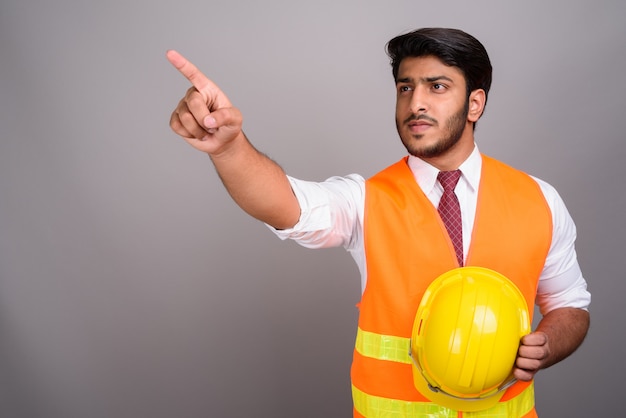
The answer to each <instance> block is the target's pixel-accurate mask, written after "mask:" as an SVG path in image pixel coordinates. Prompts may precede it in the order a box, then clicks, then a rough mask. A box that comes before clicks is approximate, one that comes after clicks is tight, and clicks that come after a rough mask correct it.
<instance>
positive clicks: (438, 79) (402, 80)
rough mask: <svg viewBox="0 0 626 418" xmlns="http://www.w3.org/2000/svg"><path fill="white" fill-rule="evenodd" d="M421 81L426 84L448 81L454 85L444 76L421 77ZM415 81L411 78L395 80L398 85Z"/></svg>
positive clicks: (452, 81)
mask: <svg viewBox="0 0 626 418" xmlns="http://www.w3.org/2000/svg"><path fill="white" fill-rule="evenodd" d="M420 80H421V81H425V82H427V83H433V82H435V81H440V80H446V81H449V82H451V83H454V80H452V79H451V78H450V77H448V76H445V75H437V76H434V77H422V78H420ZM414 82H415V79H414V78H413V77H403V78H398V79H396V84H398V83H414Z"/></svg>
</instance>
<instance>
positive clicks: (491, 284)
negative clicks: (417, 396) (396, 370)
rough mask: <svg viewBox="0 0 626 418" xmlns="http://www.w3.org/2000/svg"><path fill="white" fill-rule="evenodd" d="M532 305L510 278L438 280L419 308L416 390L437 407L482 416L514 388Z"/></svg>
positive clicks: (469, 271)
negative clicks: (476, 412)
mask: <svg viewBox="0 0 626 418" xmlns="http://www.w3.org/2000/svg"><path fill="white" fill-rule="evenodd" d="M529 332H530V320H529V312H528V306H527V304H526V300H525V299H524V296H523V295H522V293H521V292H520V290H519V289H518V288H517V286H515V284H513V282H511V281H510V280H509V279H507V278H506V277H504V276H503V275H502V274H500V273H497V272H495V271H493V270H489V269H486V268H482V267H460V268H457V269H454V270H450V271H448V272H446V273H444V274H442V275H441V276H439V277H438V278H437V279H435V281H433V282H432V283H431V284H430V286H429V287H428V289H426V292H425V293H424V297H423V298H422V301H421V303H420V305H419V308H418V310H417V314H416V316H415V322H414V324H413V333H412V336H411V349H410V356H411V358H412V360H413V381H414V384H415V387H416V388H417V389H418V390H419V391H420V393H422V394H423V395H424V396H426V397H427V398H428V399H429V400H431V401H432V402H435V403H437V404H439V405H441V406H444V407H447V408H451V409H455V410H460V411H478V410H482V409H487V408H489V407H491V406H493V405H495V404H496V403H497V402H498V401H499V400H500V398H501V397H502V395H503V394H504V389H506V388H507V387H509V386H510V385H511V384H513V383H515V380H514V379H513V377H512V369H513V365H514V363H515V358H516V356H517V350H518V347H519V342H520V339H521V337H523V336H524V335H526V334H528V333H529Z"/></svg>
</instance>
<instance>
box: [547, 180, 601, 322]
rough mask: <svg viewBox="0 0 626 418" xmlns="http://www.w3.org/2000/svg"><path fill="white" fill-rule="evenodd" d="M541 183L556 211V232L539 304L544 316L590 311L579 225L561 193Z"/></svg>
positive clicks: (554, 232)
mask: <svg viewBox="0 0 626 418" xmlns="http://www.w3.org/2000/svg"><path fill="white" fill-rule="evenodd" d="M538 183H539V185H540V187H541V189H542V191H543V193H544V196H545V197H546V200H547V202H548V205H549V206H550V209H551V210H552V222H553V232H552V244H551V246H550V251H549V252H548V256H547V258H546V263H545V265H544V268H543V271H542V273H541V277H540V279H539V285H538V288H537V301H536V302H537V305H538V306H539V310H540V312H541V313H542V314H543V315H545V314H547V313H548V312H550V311H552V310H554V309H558V308H564V307H569V308H580V309H588V308H589V304H590V302H591V294H590V293H589V291H588V290H587V282H586V280H585V279H584V277H583V274H582V272H581V269H580V266H579V264H578V260H577V256H576V249H575V241H576V226H575V224H574V221H573V220H572V217H571V216H570V214H569V212H568V211H567V208H566V207H565V203H564V202H563V200H562V199H561V197H560V196H559V194H558V193H557V191H556V190H555V189H554V188H553V187H552V186H550V185H549V184H547V183H545V182H543V181H540V180H538Z"/></svg>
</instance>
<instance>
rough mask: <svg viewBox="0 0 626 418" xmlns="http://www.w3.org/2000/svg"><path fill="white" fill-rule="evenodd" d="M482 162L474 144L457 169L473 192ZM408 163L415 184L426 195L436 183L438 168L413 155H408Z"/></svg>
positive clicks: (478, 178) (477, 182)
mask: <svg viewBox="0 0 626 418" xmlns="http://www.w3.org/2000/svg"><path fill="white" fill-rule="evenodd" d="M482 162H483V161H482V158H481V156H480V151H478V146H477V145H476V144H474V149H473V150H472V153H471V154H470V155H469V157H467V159H466V160H465V161H463V163H462V164H461V165H460V166H459V170H461V178H462V179H465V182H466V184H467V185H468V187H470V188H471V189H472V191H473V192H476V191H477V190H478V184H479V182H480V171H481V169H482ZM408 165H409V168H410V169H411V172H412V173H413V176H414V177H415V181H417V184H419V186H420V188H421V189H422V190H423V191H424V193H425V194H427V195H428V194H429V193H430V192H431V191H432V189H433V188H434V187H435V184H436V183H437V175H438V174H439V169H437V168H435V167H434V166H432V165H430V164H428V163H427V162H426V161H424V160H422V159H420V158H418V157H414V156H413V155H409V160H408Z"/></svg>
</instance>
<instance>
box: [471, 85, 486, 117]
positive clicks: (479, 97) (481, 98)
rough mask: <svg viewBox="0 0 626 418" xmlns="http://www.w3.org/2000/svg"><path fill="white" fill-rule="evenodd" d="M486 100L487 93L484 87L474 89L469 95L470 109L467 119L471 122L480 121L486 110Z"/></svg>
mask: <svg viewBox="0 0 626 418" xmlns="http://www.w3.org/2000/svg"><path fill="white" fill-rule="evenodd" d="M486 102H487V95H486V94H485V91H484V90H483V89H476V90H474V91H472V92H471V93H470V96H469V111H468V113H467V120H469V121H470V122H476V121H478V119H480V117H481V116H482V114H483V111H484V110H485V104H486Z"/></svg>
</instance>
